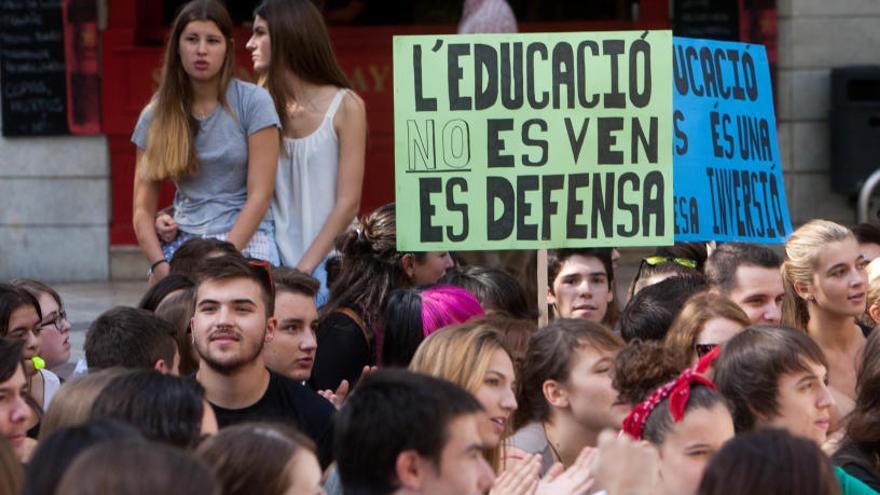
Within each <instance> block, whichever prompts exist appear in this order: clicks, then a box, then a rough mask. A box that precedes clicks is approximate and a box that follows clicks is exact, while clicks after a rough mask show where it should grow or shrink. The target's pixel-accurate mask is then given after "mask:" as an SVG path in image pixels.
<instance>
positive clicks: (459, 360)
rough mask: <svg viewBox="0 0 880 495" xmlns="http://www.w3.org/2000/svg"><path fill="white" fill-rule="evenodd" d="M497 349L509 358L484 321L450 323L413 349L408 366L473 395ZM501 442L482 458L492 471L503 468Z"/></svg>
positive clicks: (493, 331)
mask: <svg viewBox="0 0 880 495" xmlns="http://www.w3.org/2000/svg"><path fill="white" fill-rule="evenodd" d="M499 350H500V351H504V352H506V353H507V356H508V357H510V355H511V354H510V351H509V350H508V349H507V346H506V345H505V344H504V338H503V337H502V336H501V334H500V333H498V331H496V330H495V329H494V328H492V327H491V326H489V325H486V324H485V323H476V324H475V323H464V324H461V325H453V326H449V327H446V328H444V329H443V330H440V331H439V332H435V333H433V334H431V335H430V336H428V338H427V339H425V340H424V341H423V342H422V344H421V345H420V346H419V348H418V350H416V353H415V355H414V356H413V358H412V361H411V362H410V365H409V369H410V370H412V371H417V372H420V373H425V374H428V375H431V376H435V377H438V378H443V379H444V380H447V381H450V382H452V383H455V384H456V385H459V386H460V387H462V388H464V389H465V390H467V391H468V392H470V393H472V394H476V392H477V390H478V389H479V388H480V386H481V385H482V384H483V380H484V378H485V376H486V371H487V370H488V369H489V362H490V361H491V360H492V355H494V354H495V352H496V351H499ZM511 362H513V358H511ZM503 444H504V442H502V443H501V444H499V445H498V447H496V448H494V449H489V450H488V451H487V452H486V459H487V460H488V461H489V463H490V464H491V465H492V468H493V469H495V472H496V473H498V472H500V471H501V470H502V468H503V466H502V465H501V459H502V449H503Z"/></svg>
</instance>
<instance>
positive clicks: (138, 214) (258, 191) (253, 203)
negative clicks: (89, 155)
mask: <svg viewBox="0 0 880 495" xmlns="http://www.w3.org/2000/svg"><path fill="white" fill-rule="evenodd" d="M232 30H233V27H232V20H231V18H230V16H229V13H228V12H227V11H226V9H225V8H224V7H223V6H222V5H221V4H220V3H219V2H217V1H216V0H194V1H192V2H190V3H188V4H187V5H186V6H185V7H184V8H183V9H182V10H181V12H180V14H179V15H178V16H177V18H176V19H175V21H174V24H173V26H172V31H171V36H170V38H169V41H168V45H167V47H166V51H165V62H164V65H163V70H162V80H161V81H160V84H159V89H158V91H157V92H156V94H155V95H154V96H153V98H152V100H151V101H150V103H149V104H148V105H147V106H146V108H145V109H144V111H143V112H142V113H141V116H140V118H139V120H138V123H137V126H136V128H135V131H134V134H133V136H132V141H133V142H134V143H135V144H136V145H137V147H138V152H137V170H136V173H135V182H134V209H133V210H134V211H133V215H132V222H133V224H134V230H135V233H136V235H137V238H138V243H139V244H140V246H141V249H143V251H144V254H146V256H147V257H148V258H149V260H150V263H151V275H150V281H151V282H155V281H157V280H159V279H160V278H162V277H164V276H165V275H166V274H167V273H168V264H167V263H166V262H165V260H168V259H170V258H171V255H173V252H174V250H175V249H176V248H177V247H179V246H180V245H181V244H182V243H183V242H185V241H186V240H188V239H191V238H194V237H211V238H216V239H222V240H227V241H229V242H231V243H232V244H233V245H234V246H235V247H236V248H237V249H239V250H241V251H243V252H244V254H245V255H250V256H253V257H257V258H263V259H266V260H269V261H274V262H276V263H277V261H278V260H277V258H278V256H277V249H276V247H275V241H274V236H273V224H272V218H271V214H269V213H268V210H269V204H270V201H271V199H272V192H273V189H274V186H275V173H276V168H277V162H278V152H279V133H278V128H279V127H280V122H279V120H278V114H277V112H276V111H275V108H274V105H273V103H272V99H271V97H270V96H269V94H268V93H267V92H266V91H265V90H263V89H262V88H259V87H257V86H255V85H253V84H250V83H245V82H243V81H239V80H236V79H233V78H232V74H233V68H234V57H233V55H234V54H233V50H232ZM154 124H155V125H154ZM164 179H170V180H172V181H174V183H175V185H176V186H177V192H176V194H175V196H174V217H173V224H174V225H173V227H176V230H177V233H176V236H175V237H174V239H173V240H170V242H166V243H164V244H163V243H162V242H161V240H160V239H159V236H158V235H157V232H156V229H155V227H154V219H155V216H156V210H157V208H158V201H159V186H160V184H161V181H162V180H164Z"/></svg>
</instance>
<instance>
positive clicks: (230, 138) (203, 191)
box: [131, 79, 281, 236]
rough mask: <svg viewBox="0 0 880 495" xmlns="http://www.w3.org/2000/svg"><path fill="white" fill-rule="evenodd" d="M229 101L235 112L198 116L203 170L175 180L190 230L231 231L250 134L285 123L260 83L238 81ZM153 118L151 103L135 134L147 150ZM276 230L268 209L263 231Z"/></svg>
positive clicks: (242, 195) (179, 209)
mask: <svg viewBox="0 0 880 495" xmlns="http://www.w3.org/2000/svg"><path fill="white" fill-rule="evenodd" d="M226 101H227V102H228V103H229V106H230V108H231V109H232V112H233V113H234V114H235V116H233V115H230V113H229V112H227V111H226V110H225V109H224V108H223V107H222V105H217V106H216V107H215V108H214V111H213V112H212V113H211V115H209V116H208V117H206V118H205V119H202V120H199V132H198V134H196V142H195V145H196V154H197V156H198V159H199V172H198V174H197V175H195V176H192V177H185V178H181V179H178V180H177V181H175V185H176V186H177V192H176V193H175V195H174V220H175V221H177V225H178V228H179V229H180V230H182V231H184V232H187V233H189V234H194V235H199V236H205V235H217V234H223V233H226V232H229V230H230V229H232V225H233V224H234V223H235V220H236V219H237V218H238V214H239V213H240V212H241V209H242V207H244V203H245V200H246V199H247V172H248V137H249V136H251V135H252V134H254V133H255V132H257V131H260V130H262V129H265V128H267V127H272V126H275V127H280V126H281V125H280V121H279V120H278V113H277V112H276V111H275V105H274V104H273V103H272V97H271V96H269V93H268V92H267V91H266V90H265V89H263V88H261V87H259V86H257V85H255V84H251V83H247V82H244V81H239V80H238V79H233V80H232V81H231V82H230V83H229V87H228V89H227V90H226ZM152 117H153V108H152V107H148V108H147V109H146V110H145V111H144V112H143V113H142V114H141V116H140V118H139V119H138V123H137V126H135V128H134V133H133V134H132V136H131V141H132V142H133V143H134V144H135V145H137V147H138V148H140V149H142V150H143V149H145V148H146V145H147V135H148V131H149V128H150V121H151V119H152ZM276 166H277V163H276ZM271 173H272V174H273V175H274V174H275V171H274V170H273V171H272V172H271ZM271 228H272V212H271V211H269V212H267V213H266V216H265V217H264V218H263V220H262V222H261V223H260V229H261V230H267V229H271Z"/></svg>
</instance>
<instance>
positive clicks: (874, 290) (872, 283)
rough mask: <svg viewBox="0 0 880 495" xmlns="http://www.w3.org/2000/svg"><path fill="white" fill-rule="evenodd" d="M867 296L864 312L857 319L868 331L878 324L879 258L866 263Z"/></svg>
mask: <svg viewBox="0 0 880 495" xmlns="http://www.w3.org/2000/svg"><path fill="white" fill-rule="evenodd" d="M866 271H867V272H868V297H867V301H866V303H865V314H864V315H862V318H861V320H860V321H859V326H861V327H862V330H863V331H866V332H870V331H871V330H873V329H874V327H876V326H877V325H880V258H875V259H874V260H873V261H871V262H870V263H869V264H868V267H867V269H866Z"/></svg>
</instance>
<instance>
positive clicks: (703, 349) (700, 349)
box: [694, 344, 718, 358]
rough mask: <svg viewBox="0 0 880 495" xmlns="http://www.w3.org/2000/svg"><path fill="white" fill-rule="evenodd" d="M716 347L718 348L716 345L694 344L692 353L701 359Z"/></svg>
mask: <svg viewBox="0 0 880 495" xmlns="http://www.w3.org/2000/svg"><path fill="white" fill-rule="evenodd" d="M716 347H718V344H694V352H696V353H697V357H698V358H701V357H703V356H705V355H706V354H709V353H710V352H712V349H714V348H716Z"/></svg>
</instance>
